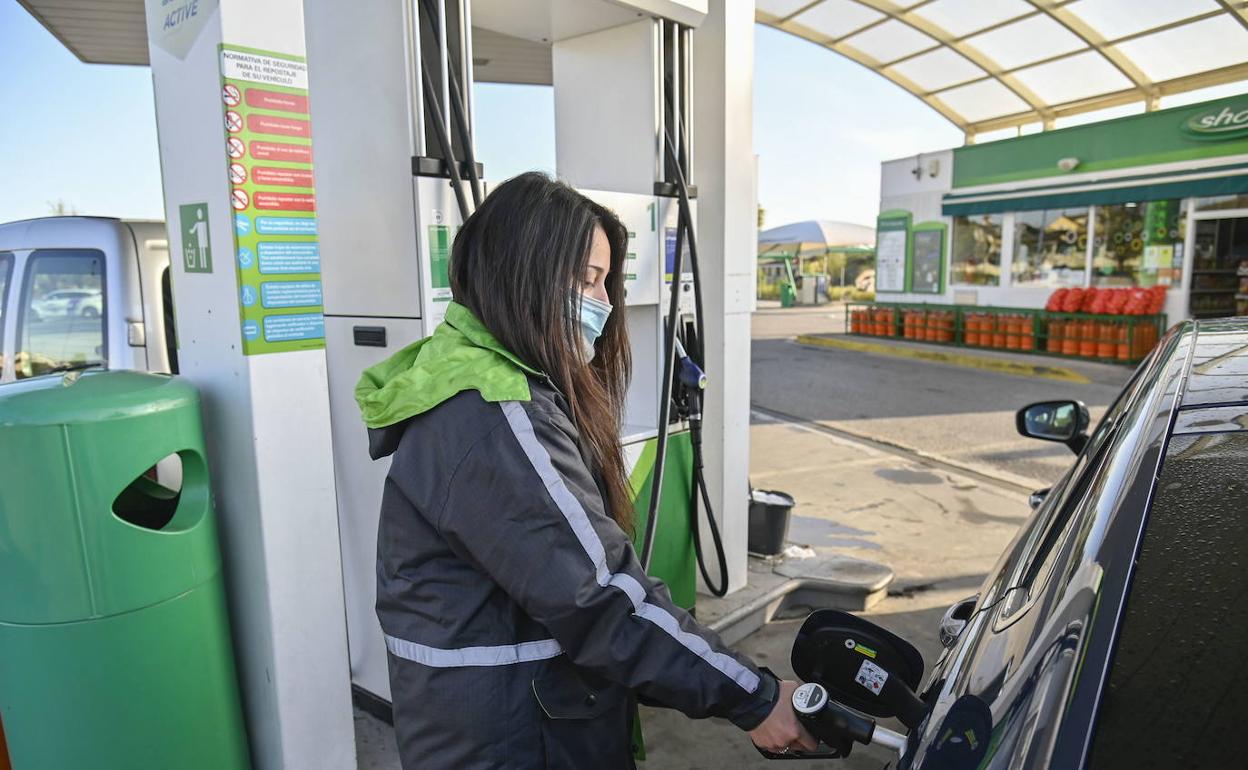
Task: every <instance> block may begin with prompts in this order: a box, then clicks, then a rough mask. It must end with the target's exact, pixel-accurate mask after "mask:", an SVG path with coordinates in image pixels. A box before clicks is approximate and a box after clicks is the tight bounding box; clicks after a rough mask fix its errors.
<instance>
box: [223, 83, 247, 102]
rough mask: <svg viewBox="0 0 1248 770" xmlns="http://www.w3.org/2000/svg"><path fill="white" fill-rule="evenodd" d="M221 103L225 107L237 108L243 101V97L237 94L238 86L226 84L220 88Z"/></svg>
mask: <svg viewBox="0 0 1248 770" xmlns="http://www.w3.org/2000/svg"><path fill="white" fill-rule="evenodd" d="M221 101H223V102H225V106H226V107H237V106H238V105H239V103H240V102H242V101H243V95H242V94H240V93H239V92H238V86H236V85H234V84H233V83H226V84H225V85H224V86H222V87H221Z"/></svg>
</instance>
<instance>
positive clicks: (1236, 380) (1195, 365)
mask: <svg viewBox="0 0 1248 770" xmlns="http://www.w3.org/2000/svg"><path fill="white" fill-rule="evenodd" d="M1189 323H1190V324H1191V326H1192V332H1193V333H1194V335H1195V341H1194V345H1193V349H1192V356H1191V359H1190V361H1191V363H1190V365H1189V367H1188V370H1187V377H1186V382H1185V383H1184V388H1183V398H1182V400H1181V401H1180V402H1179V408H1180V409H1190V408H1193V407H1209V406H1236V405H1243V404H1248V316H1241V317H1238V318H1217V319H1210V320H1203V321H1192V322H1189Z"/></svg>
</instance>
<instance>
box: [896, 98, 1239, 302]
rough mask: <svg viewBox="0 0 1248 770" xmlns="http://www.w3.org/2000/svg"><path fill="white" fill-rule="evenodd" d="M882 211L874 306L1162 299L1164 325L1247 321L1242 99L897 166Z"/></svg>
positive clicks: (979, 147)
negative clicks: (1135, 291) (1118, 290)
mask: <svg viewBox="0 0 1248 770" xmlns="http://www.w3.org/2000/svg"><path fill="white" fill-rule="evenodd" d="M880 198H881V199H880V214H879V219H878V222H877V239H876V247H877V260H878V264H877V273H876V294H877V300H878V301H881V302H915V303H936V304H961V305H978V306H994V307H1018V308H1040V307H1043V306H1044V304H1045V301H1046V300H1047V299H1048V297H1049V296H1050V295H1051V294H1052V292H1053V291H1054V290H1055V289H1058V288H1062V287H1096V288H1112V287H1136V286H1138V287H1148V286H1154V285H1164V286H1167V287H1168V291H1167V301H1166V305H1165V312H1166V314H1167V316H1168V317H1169V319H1170V320H1171V322H1173V321H1176V320H1178V319H1181V318H1188V317H1197V318H1208V317H1218V316H1229V315H1237V314H1238V315H1243V314H1248V96H1237V97H1230V98H1224V99H1219V100H1216V101H1209V102H1203V103H1200V104H1195V105H1190V106H1184V107H1176V108H1173V109H1166V110H1159V111H1155V112H1149V113H1145V114H1141V115H1133V116H1129V117H1123V118H1118V119H1115V120H1108V121H1104V122H1099V123H1092V124H1088V125H1082V126H1075V127H1071V128H1064V129H1057V130H1051V131H1045V132H1042V133H1036V134H1030V135H1025V136H1019V137H1017V138H1012V139H1003V140H999V141H995V142H991V143H986V144H980V145H975V144H971V145H966V146H963V147H958V148H955V149H950V150H944V151H941V152H936V153H928V154H924V155H920V156H917V157H910V158H902V159H898V160H893V161H888V162H885V163H884V164H883V165H882V169H881V195H880Z"/></svg>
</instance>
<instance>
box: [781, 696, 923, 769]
mask: <svg viewBox="0 0 1248 770" xmlns="http://www.w3.org/2000/svg"><path fill="white" fill-rule="evenodd" d="M793 711H794V713H796V714H797V719H798V721H799V722H801V723H802V726H803V727H805V728H806V730H807V731H808V732H809V733H810V734H811V735H812V736H814V737H815V738H818V739H819V742H820V743H821V744H823V745H824V746H826V747H827V748H826V749H825V750H823V751H816V752H811V753H788V754H774V753H771V752H767V751H763V750H762V749H759V753H761V754H762V755H763V756H764V757H766V758H767V759H839V758H842V757H847V756H849V753H850V751H851V750H852V749H853V747H854V744H855V743H860V744H862V745H864V746H869V745H871V744H875V745H877V746H884V747H887V748H890V749H894V750H896V751H901V749H902V748H903V747H904V746H905V743H906V737H905V736H904V735H902V734H900V733H895V732H893V731H892V730H888V729H885V728H883V727H877V726H876V724H875V720H874V719H872V718H870V717H866V716H863V715H861V714H859V713H857V712H855V711H853V710H851V709H849V708H847V707H845V706H842V705H841V704H839V703H837V702H836V701H834V700H832V699H831V698H829V697H828V691H827V688H825V687H824V686H823V685H821V684H818V683H817V682H807V683H806V684H804V685H802V686H801V687H798V688H797V689H796V690H794V691H793Z"/></svg>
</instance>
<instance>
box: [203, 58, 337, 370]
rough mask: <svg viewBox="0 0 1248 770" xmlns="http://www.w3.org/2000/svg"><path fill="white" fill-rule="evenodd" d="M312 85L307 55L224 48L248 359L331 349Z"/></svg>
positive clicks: (228, 150)
mask: <svg viewBox="0 0 1248 770" xmlns="http://www.w3.org/2000/svg"><path fill="white" fill-rule="evenodd" d="M307 88H308V70H307V64H306V62H305V61H304V59H303V58H302V57H298V56H287V55H285V54H280V53H273V52H271V51H258V50H255V49H252V48H242V47H238V46H230V45H222V46H221V110H222V112H221V117H222V129H223V133H224V145H223V147H224V150H225V156H226V157H225V162H226V163H225V166H226V167H225V173H226V178H227V180H228V181H229V184H230V198H229V203H230V208H231V209H232V210H233V211H234V253H235V256H236V258H237V260H238V269H237V275H238V307H239V319H240V322H241V324H242V339H243V353H244V354H246V355H256V354H258V353H279V352H284V351H290V350H312V349H317V348H323V347H325V319H324V316H323V314H322V313H323V307H322V303H323V300H322V291H321V251H320V244H319V243H318V241H317V229H316V189H315V185H314V179H313V174H312V127H311V120H310V116H309V113H308V91H307ZM209 264H211V262H209Z"/></svg>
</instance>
